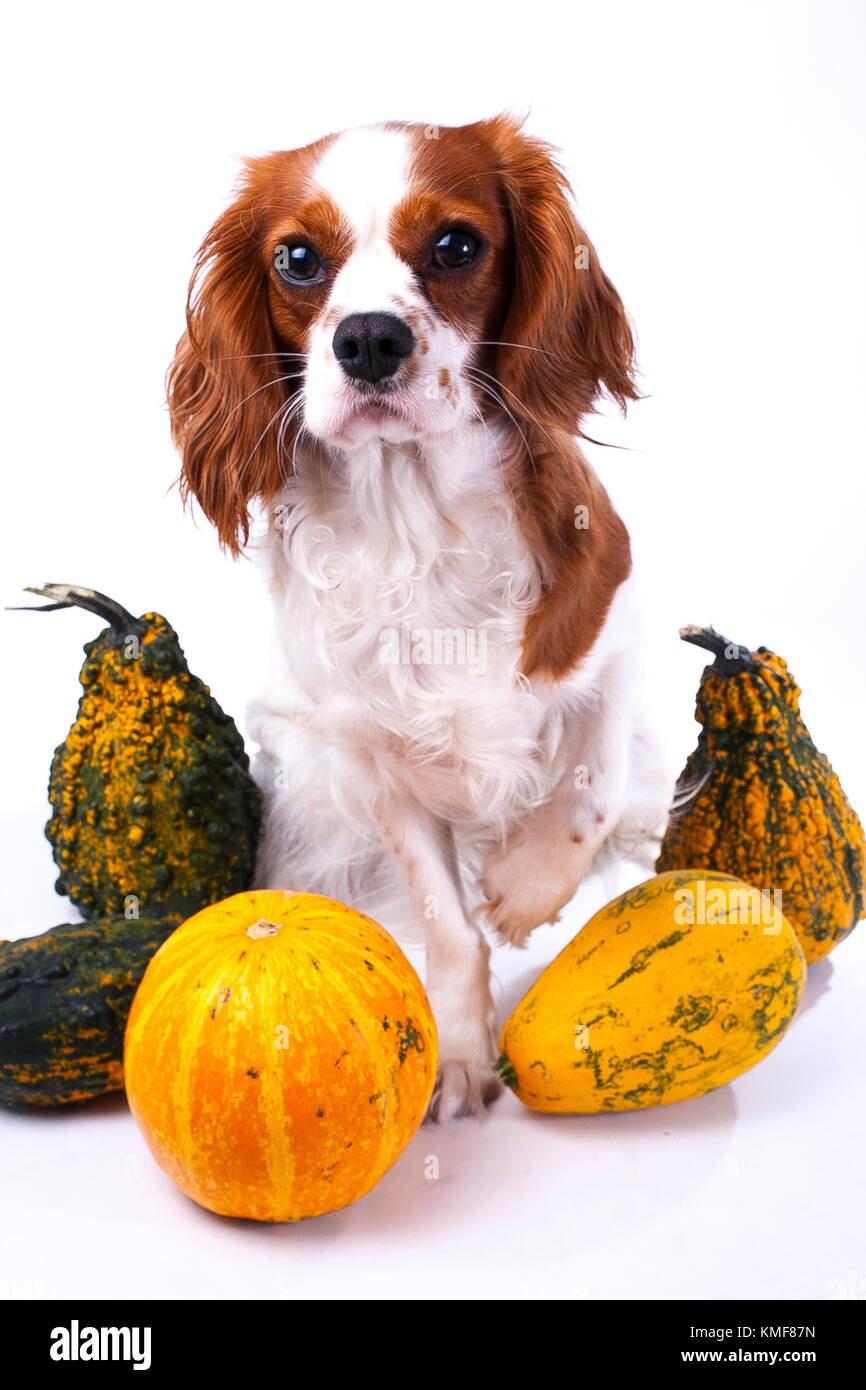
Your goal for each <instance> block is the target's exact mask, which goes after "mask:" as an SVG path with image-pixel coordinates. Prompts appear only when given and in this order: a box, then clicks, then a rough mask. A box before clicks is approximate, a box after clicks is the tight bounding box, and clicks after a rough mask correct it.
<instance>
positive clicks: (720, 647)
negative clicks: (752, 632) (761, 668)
mask: <svg viewBox="0 0 866 1390" xmlns="http://www.w3.org/2000/svg"><path fill="white" fill-rule="evenodd" d="M680 637H681V638H682V639H683V641H684V642H691V643H692V645H693V646H695V647H703V649H704V651H708V652H712V653H713V655H714V657H715V658H716V659H715V661H714V663H713V665H714V667H715V669H716V670H717V671H722V672H724V674H725V675H734V674H735V673H736V672H737V671H742V670H743V669H744V667H745V665H746V663H747V662H749V661H751V659H752V653H751V652H750V651H749V649H748V647H742V646H740V645H739V644H738V643H737V642H729V641H728V639H727V637H723V636H722V634H721V633H720V632H716V630H715V628H712V627H697V626H695V625H694V624H691V625H689V626H688V627H681V628H680Z"/></svg>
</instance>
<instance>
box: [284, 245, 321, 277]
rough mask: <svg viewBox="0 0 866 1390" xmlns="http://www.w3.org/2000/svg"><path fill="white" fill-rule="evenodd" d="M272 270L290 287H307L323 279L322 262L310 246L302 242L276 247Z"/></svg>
mask: <svg viewBox="0 0 866 1390" xmlns="http://www.w3.org/2000/svg"><path fill="white" fill-rule="evenodd" d="M274 270H275V271H276V272H277V274H278V275H279V276H280V278H281V279H282V280H285V281H286V282H287V283H288V284H290V285H309V284H312V283H314V282H315V281H316V280H321V279H324V270H323V268H322V262H321V261H320V260H319V257H318V256H317V255H316V253H315V251H314V250H313V248H312V246H307V245H306V244H305V243H304V242H294V243H291V244H290V245H288V246H285V245H283V246H278V247H277V249H276V251H275V252H274Z"/></svg>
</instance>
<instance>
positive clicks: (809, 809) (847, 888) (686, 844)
mask: <svg viewBox="0 0 866 1390" xmlns="http://www.w3.org/2000/svg"><path fill="white" fill-rule="evenodd" d="M680 636H681V637H682V638H683V640H684V641H686V642H692V643H694V644H695V645H696V646H699V647H703V648H705V649H706V650H707V651H710V652H712V653H713V655H714V657H715V660H714V661H713V663H712V665H710V666H707V667H706V668H705V670H704V673H703V676H702V678H701V684H700V689H699V690H698V696H697V706H696V710H695V718H696V719H697V721H698V723H699V724H701V725H702V729H701V733H700V737H699V739H698V746H697V748H696V749H695V750H694V752H693V753H692V754H691V755H690V757H689V759H688V761H687V763H686V765H685V768H684V769H683V772H682V774H681V776H680V779H679V782H678V784H677V786H678V791H679V798H678V801H679V804H677V805H675V809H674V812H673V814H672V815H671V818H670V822H669V824H668V828H667V833H666V834H665V838H664V840H663V842H662V847H661V853H660V855H659V857H658V859H657V860H656V869H657V870H659V871H662V870H665V869H688V868H691V869H694V868H697V867H699V866H701V865H706V866H707V867H708V868H711V869H715V870H718V871H719V872H720V873H729V874H735V875H737V876H738V877H740V878H743V879H745V880H746V882H747V883H750V884H754V885H755V886H756V887H757V888H760V889H762V890H764V891H767V892H772V891H777V892H780V893H781V906H782V911H783V912H784V914H785V916H786V918H787V919H788V921H789V922H791V924H792V925H793V927H794V929H795V930H796V932H797V935H798V936H799V938H800V944H801V945H802V947H803V952H804V954H805V957H806V960H807V961H814V960H817V959H819V957H821V956H824V955H826V954H827V953H828V951H831V950H832V949H833V947H834V946H836V945H838V943H839V942H840V941H842V940H843V939H844V937H846V936H847V935H848V933H849V932H850V931H851V928H852V927H853V926H854V925H855V924H856V923H857V922H858V921H859V920H860V918H861V917H862V915H863V910H864V888H866V843H864V835H863V827H862V825H861V824H860V821H859V820H858V818H857V816H856V814H855V812H854V811H853V810H852V808H851V806H850V804H849V802H848V799H847V797H846V796H845V793H844V792H843V790H842V788H841V786H840V784H839V779H838V777H837V776H836V774H835V773H834V771H833V769H832V767H831V766H830V764H829V762H828V761H827V759H826V758H825V756H824V754H823V753H819V752H818V750H817V748H816V747H815V745H814V743H813V742H812V740H811V738H810V736H809V731H808V729H807V728H806V725H805V724H804V723H803V720H802V717H801V715H800V705H799V699H800V690H799V687H798V686H797V684H796V682H795V681H794V679H793V678H792V676H791V674H790V672H789V671H788V667H787V665H786V664H785V662H784V660H783V659H782V657H780V656H777V655H776V654H775V653H774V652H771V651H768V650H767V648H766V647H759V648H758V649H757V651H754V652H752V651H749V650H748V649H747V648H745V647H740V646H737V645H736V644H734V643H731V642H728V641H727V639H726V638H724V637H722V636H720V635H719V633H717V632H714V631H713V630H712V628H699V627H686V628H683V629H682V630H681V632H680Z"/></svg>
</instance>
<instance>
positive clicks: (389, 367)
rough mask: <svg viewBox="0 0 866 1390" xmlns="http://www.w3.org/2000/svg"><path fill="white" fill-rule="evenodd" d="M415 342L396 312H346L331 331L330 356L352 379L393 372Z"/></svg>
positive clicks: (370, 378)
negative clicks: (332, 354)
mask: <svg viewBox="0 0 866 1390" xmlns="http://www.w3.org/2000/svg"><path fill="white" fill-rule="evenodd" d="M414 346H415V334H414V333H413V332H412V329H411V328H410V327H409V325H408V323H404V322H403V320H402V319H398V318H397V315H396V314H349V316H348V318H345V319H343V322H342V323H341V324H340V326H339V328H338V329H337V331H336V333H335V334H334V343H333V347H334V356H335V357H336V359H337V361H338V362H339V364H340V366H341V367H342V368H343V371H344V372H345V373H346V376H349V377H351V378H352V380H353V381H384V380H385V378H386V377H389V376H393V375H394V373H395V372H396V370H397V368H398V367H399V365H400V363H401V362H402V361H403V359H404V358H405V357H408V356H409V354H410V352H411V351H412V349H413V347H414Z"/></svg>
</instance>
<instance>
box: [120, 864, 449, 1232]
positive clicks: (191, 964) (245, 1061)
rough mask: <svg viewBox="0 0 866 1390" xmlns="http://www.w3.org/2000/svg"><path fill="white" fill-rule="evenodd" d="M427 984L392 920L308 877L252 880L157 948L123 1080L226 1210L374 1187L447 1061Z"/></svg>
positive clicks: (166, 1148)
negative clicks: (281, 882) (254, 883)
mask: <svg viewBox="0 0 866 1390" xmlns="http://www.w3.org/2000/svg"><path fill="white" fill-rule="evenodd" d="M436 1055H437V1046H436V1031H435V1027H434V1023H433V1017H432V1014H431V1012H430V1006H429V1004H428V1003H427V999H426V996H425V994H424V990H423V987H422V985H421V982H420V980H419V979H418V976H417V975H416V973H415V971H414V970H413V968H412V966H411V965H410V963H409V961H408V960H407V959H406V957H405V956H404V955H403V954H402V952H401V951H400V949H399V947H398V946H397V945H396V943H395V942H394V941H393V940H392V938H391V937H390V936H389V935H388V933H387V932H386V931H384V930H383V929H382V927H380V926H378V925H377V924H376V923H375V922H373V921H371V920H370V918H369V917H364V916H362V915H361V914H360V913H357V912H354V911H353V910H352V908H350V907H346V906H344V905H343V904H342V903H338V902H334V901H332V900H331V899H330V898H324V897H319V896H318V895H317V894H313V893H281V892H263V891H262V892H252V893H240V894H236V895H235V896H233V897H230V898H228V899H226V901H224V902H220V903H216V904H215V905H213V906H212V907H208V908H205V909H204V910H203V911H201V912H198V913H196V915H195V916H194V917H191V918H190V920H189V921H187V922H185V923H184V924H183V925H182V926H181V927H180V928H179V929H178V931H176V932H175V933H174V935H173V936H172V937H170V938H169V940H168V941H166V943H165V944H164V946H163V947H162V948H161V949H160V950H159V951H158V952H157V953H156V955H155V956H154V958H153V960H152V961H151V963H150V965H149V966H148V969H147V972H146V973H145V976H144V979H143V980H142V983H141V986H140V988H139V991H138V993H137V995H136V997H135V1001H134V1003H133V1006H132V1010H131V1012H130V1015H129V1023H128V1025H127V1032H126V1050H125V1065H126V1090H127V1096H128V1098H129V1105H130V1109H131V1110H132V1113H133V1115H134V1116H135V1118H136V1120H137V1122H138V1124H139V1126H140V1128H141V1130H142V1133H143V1134H144V1137H145V1139H146V1141H147V1143H148V1145H149V1147H150V1150H151V1152H152V1153H153V1155H154V1157H155V1159H156V1161H157V1163H159V1164H160V1166H161V1167H162V1168H163V1169H164V1170H165V1171H166V1172H167V1173H168V1174H169V1176H170V1177H172V1178H173V1179H174V1181H175V1182H176V1183H177V1184H178V1185H179V1187H180V1188H181V1189H182V1190H183V1191H184V1192H185V1193H186V1194H187V1196H189V1197H191V1198H192V1199H193V1200H194V1201H196V1202H198V1203H200V1204H201V1205H202V1206H204V1207H207V1208H209V1209H210V1210H211V1211H215V1212H219V1213H221V1214H222V1215H224V1216H243V1217H252V1218H254V1219H255V1220H258V1221H297V1220H299V1219H300V1218H302V1217H307V1216H317V1215H320V1214H321V1213H323V1212H328V1211H334V1210H336V1209H337V1208H338V1207H344V1206H346V1205H347V1204H348V1203H349V1202H353V1201H355V1199H356V1198H358V1197H361V1196H363V1194H364V1193H365V1192H368V1191H369V1190H370V1188H371V1187H373V1185H374V1184H375V1183H376V1182H378V1180H379V1178H381V1176H382V1174H383V1173H385V1172H386V1171H387V1169H388V1168H390V1167H391V1165H392V1164H393V1163H394V1161H395V1160H396V1159H397V1157H398V1156H399V1154H400V1153H401V1152H402V1151H403V1149H404V1148H405V1146H406V1145H407V1144H408V1142H409V1140H410V1139H411V1137H412V1135H413V1134H414V1132H415V1130H416V1129H417V1127H418V1125H419V1124H420V1123H421V1120H422V1119H423V1117H424V1114H425V1111H426V1109H427V1105H428V1103H429V1101H430V1096H431V1094H432V1090H433V1083H434V1078H435V1074H436Z"/></svg>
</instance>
